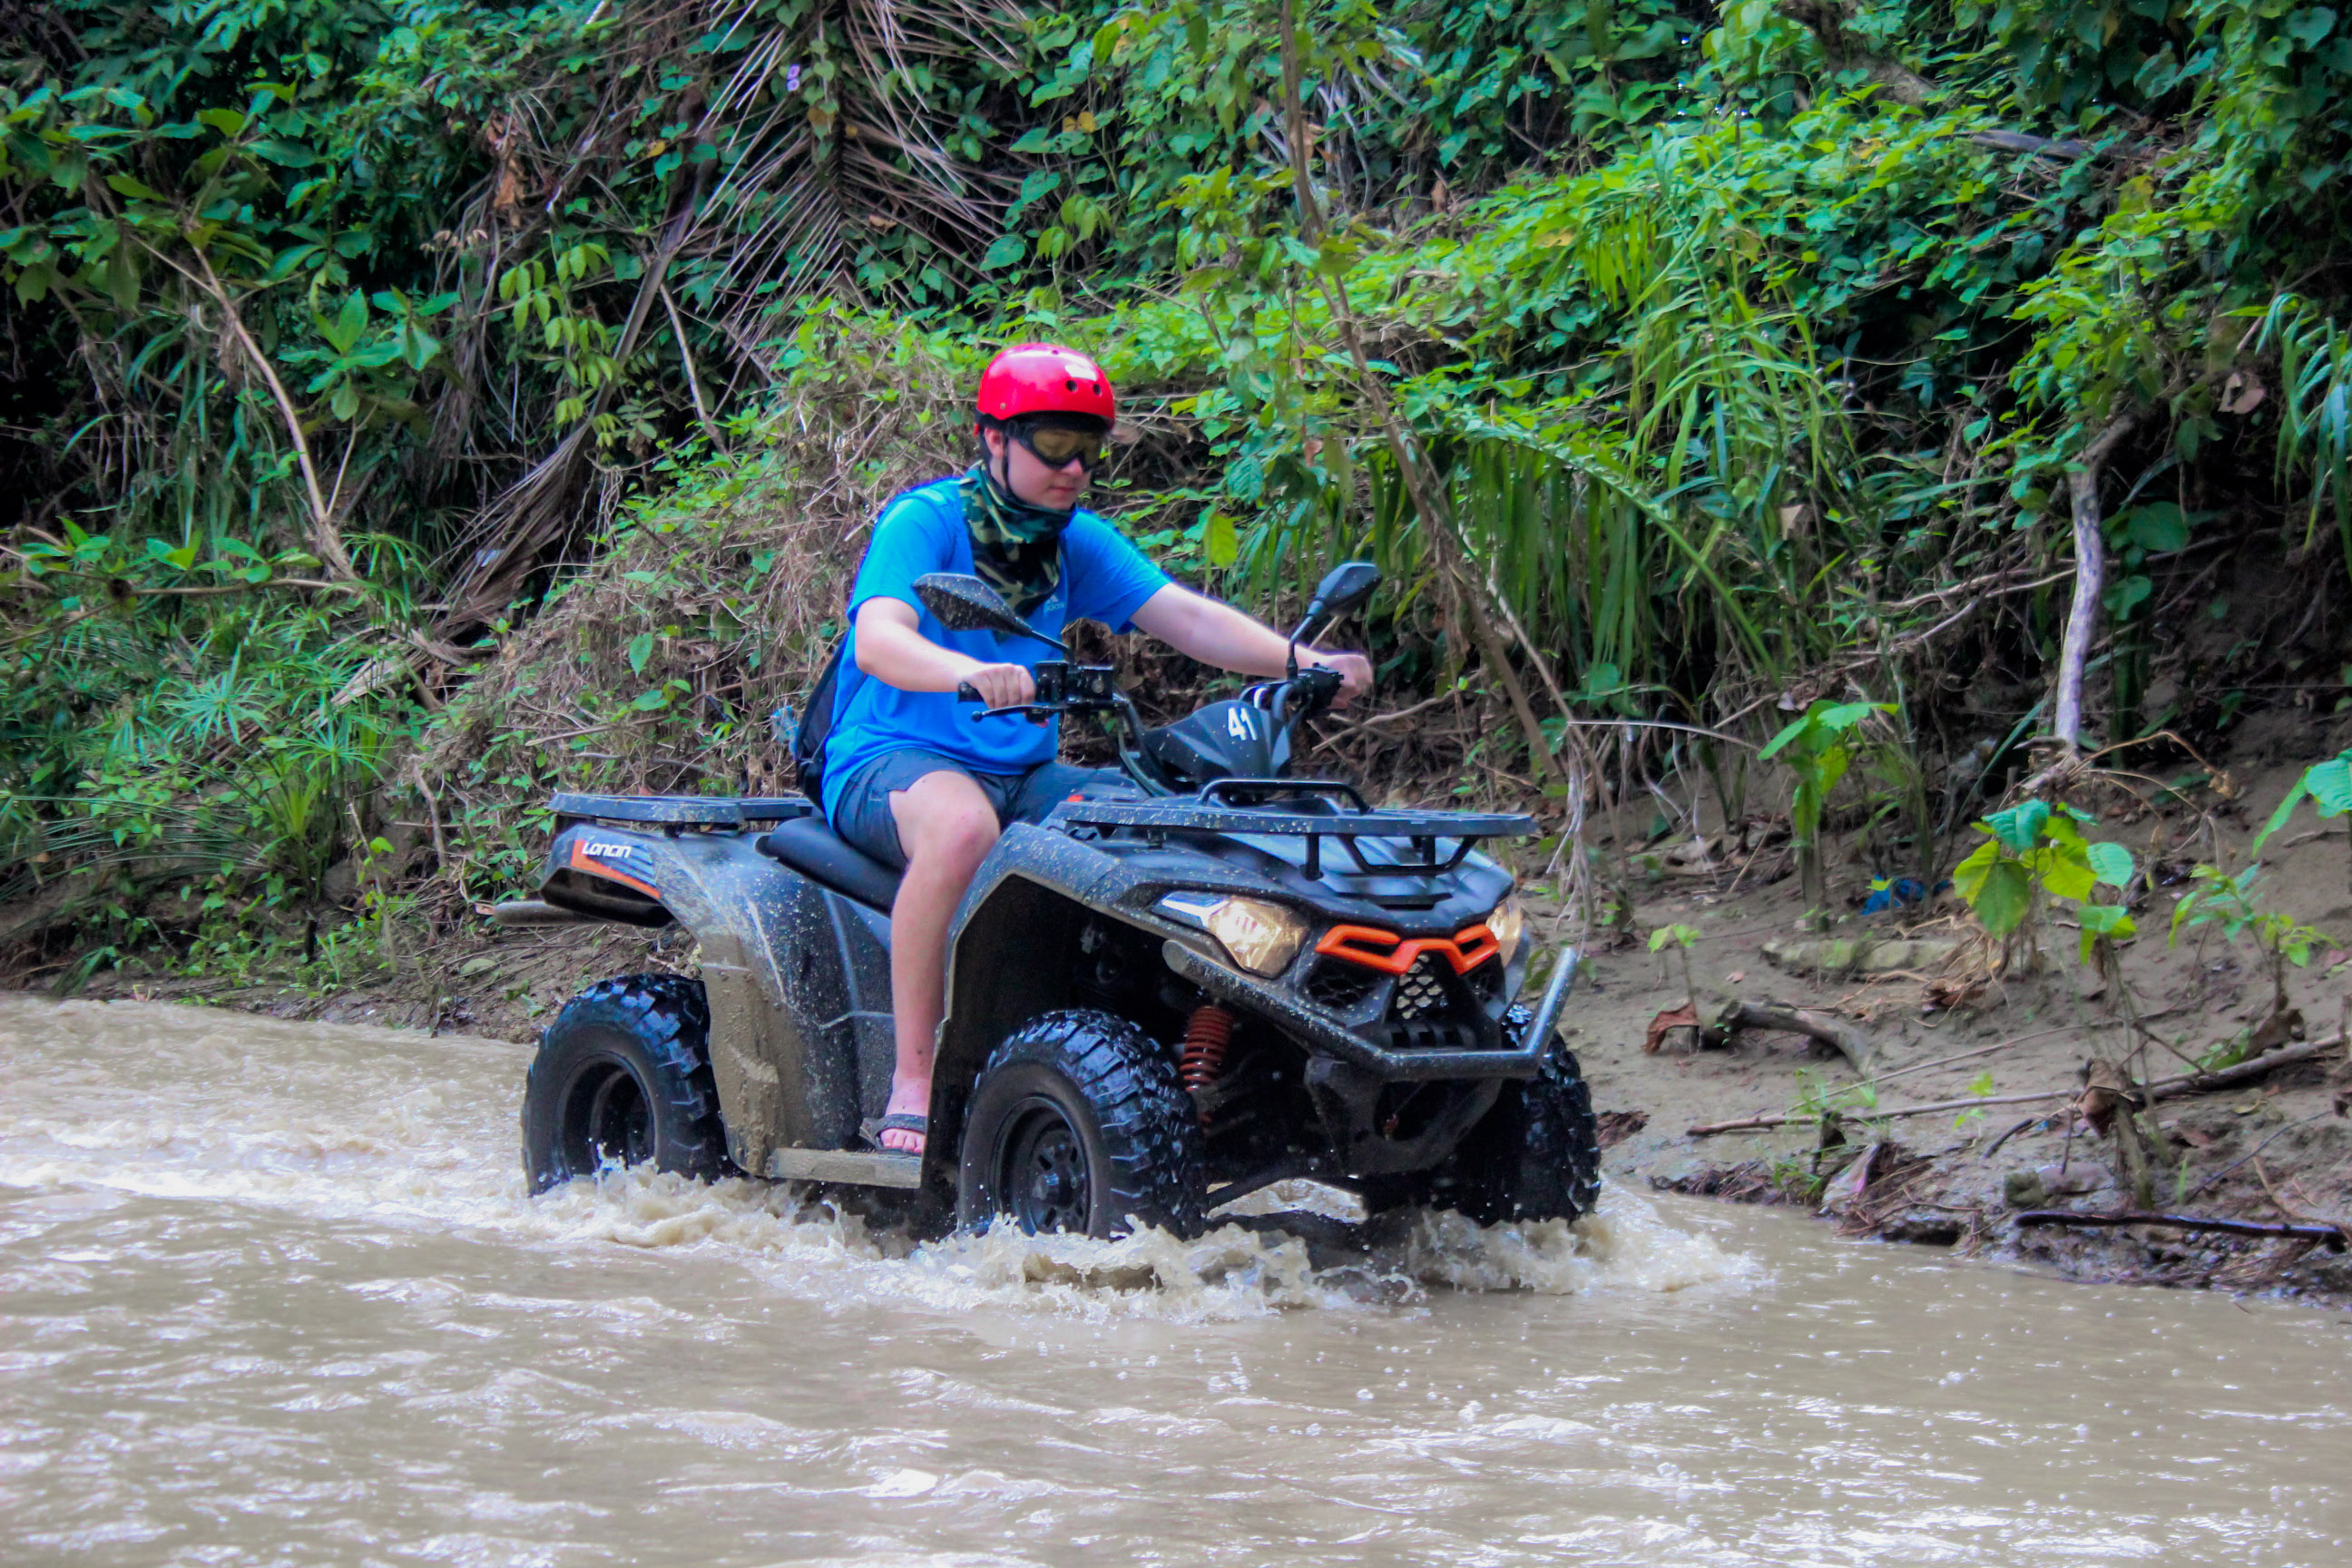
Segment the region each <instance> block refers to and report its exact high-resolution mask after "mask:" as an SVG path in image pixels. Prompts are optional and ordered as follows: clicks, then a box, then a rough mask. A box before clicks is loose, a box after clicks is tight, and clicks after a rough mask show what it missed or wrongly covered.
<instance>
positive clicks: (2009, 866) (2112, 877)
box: [1952, 800, 2139, 963]
mask: <svg viewBox="0 0 2352 1568" xmlns="http://www.w3.org/2000/svg"><path fill="white" fill-rule="evenodd" d="M2091 820H2092V818H2091V817H2089V816H2086V815H2084V813H2081V812H2078V811H2076V810H2074V808H2072V807H2065V808H2062V809H2061V810H2059V811H2056V812H2053V811H2052V810H2051V809H2050V807H2049V806H2048V805H2046V804H2045V803H2043V802H2042V801H2039V800H2029V801H2026V802H2024V803H2023V804H2021V805H2015V806H2011V807H2010V808H2009V809H2008V810H2006V811H1997V812H1994V813H1993V814H1992V815H1991V816H1988V817H1986V818H1985V819H1984V820H1982V821H1981V822H1979V823H1978V824H1977V825H1976V826H1977V828H1978V830H1979V832H1981V833H1982V834H1984V836H1985V837H1984V838H1983V840H1982V841H1981V842H1980V843H1979V844H1978V845H1977V847H1976V848H1975V849H1974V850H1972V851H1970V852H1969V855H1968V856H1967V858H1964V859H1962V860H1961V861H1960V863H1959V864H1958V866H1956V867H1954V868H1952V887H1953V889H1954V890H1955V891H1957V892H1958V894H1959V895H1960V897H1961V898H1962V899H1963V900H1966V901H1967V903H1968V906H1969V909H1970V910H1974V911H1975V913H1976V917H1977V920H1978V921H1979V922H1980V923H1981V924H1982V925H1983V926H1984V928H1985V930H1986V931H1988V932H1989V933H1990V934H1991V935H1993V936H1997V937H2000V938H2003V939H2007V938H2009V937H2011V936H2013V935H2015V934H2016V933H2017V932H2018V931H2025V932H2026V933H2027V937H2028V940H2029V941H2030V940H2031V939H2032V922H2034V921H2037V920H2038V917H2039V916H2040V914H2041V912H2042V909H2043V907H2044V905H2045V903H2046V901H2047V900H2051V899H2058V900H2063V901H2065V902H2067V903H2071V904H2073V905H2074V906H2075V910H2074V916H2075V920H2076V922H2077V924H2078V926H2079V927H2080V929H2081V931H2082V959H2083V962H2084V963H2090V962H2091V961H2092V958H2093V956H2094V953H2095V949H2096V947H2097V944H2098V943H2099V942H2127V941H2129V940H2130V939H2131V938H2133V937H2134V936H2137V934H2138V929H2139V928H2138V927H2137V925H2135V924H2134V923H2133V921H2132V919H2131V915H2130V913H2129V911H2128V910H2126V908H2125V907H2124V906H2123V905H2121V904H2103V903H2098V902H2095V901H2094V897H2093V895H2094V893H2095V890H2096V889H2098V888H2099V887H2100V886H2102V885H2104V886H2106V887H2109V888H2114V889H2127V888H2129V887H2130V886H2131V884H2132V882H2133V881H2134V879H2136V878H2137V874H2138V873H2137V868H2136V867H2135V866H2134V865H2133V864H2132V857H2131V851H2129V850H2128V849H2126V848H2125V847H2123V846H2122V845H2120V844H2109V843H2104V842H2102V843H2094V842H2092V841H2090V840H2089V839H2086V838H2084V837H2083V828H2082V825H2083V824H2084V823H2087V822H2089V821H2091Z"/></svg>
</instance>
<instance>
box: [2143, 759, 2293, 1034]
mask: <svg viewBox="0 0 2352 1568" xmlns="http://www.w3.org/2000/svg"><path fill="white" fill-rule="evenodd" d="M2323 765H2324V764H2323ZM2314 771H2316V770H2314ZM2261 876H2262V867H2261V866H2260V865H2259V864H2257V865H2252V866H2249V867H2247V868H2245V869H2244V870H2242V871H2241V872H2239V873H2238V874H2237V875H2235V876H2231V875H2230V874H2228V873H2227V872H2225V871H2223V870H2221V868H2219V867H2216V866H2200V867H2198V868H2196V869H2194V870H2192V871H2191V872H2189V882H2190V884H2191V885H2190V887H2189V891H2188V892H2187V893H2186V894H2184V895H2183V896H2182V898H2181V900H2180V902H2179V903H2178V904H2176V905H2174V906H2173V910H2172V934H2171V936H2170V938H2169V940H2170V941H2171V942H2179V940H2180V933H2181V932H2182V931H2185V930H2187V929H2189V927H2191V926H2208V925H2210V926H2217V927H2219V928H2220V929H2221V935H2222V936H2223V937H2224V938H2226V939H2227V940H2229V941H2231V942H2235V941H2237V940H2238V938H2239V937H2240V936H2241V935H2252V938H2253V939H2254V946H2255V947H2256V948H2257V949H2258V950H2260V952H2262V955H2263V963H2264V964H2265V965H2267V966H2268V968H2269V970H2270V973H2271V1016H2272V1017H2273V1018H2276V1017H2279V1016H2283V1015H2284V1014H2285V1012H2286V1010H2287V1005H2286V971H2287V965H2289V964H2293V965H2294V967H2295V968H2297V969H2301V968H2304V967H2305V966H2306V965H2308V964H2309V963H2311V954H2312V952H2313V950H2314V949H2315V948H2317V947H2318V946H2319V945H2320V944H2321V943H2322V942H2327V941H2328V940H2329V938H2328V936H2327V934H2326V932H2325V931H2315V930H2314V929H2313V928H2312V927H2310V926H2307V925H2305V924H2304V923H2303V922H2301V921H2298V920H2296V919H2295V918H2294V916H2293V915H2290V914H2287V913H2286V912H2284V910H2271V909H2264V908H2263V906H2262V905H2261V904H2259V903H2257V902H2256V901H2255V899H2254V884H2255V883H2256V881H2257V880H2259V879H2260V878H2261Z"/></svg>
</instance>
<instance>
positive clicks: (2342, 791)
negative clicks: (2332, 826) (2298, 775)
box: [2303, 752, 2352, 816]
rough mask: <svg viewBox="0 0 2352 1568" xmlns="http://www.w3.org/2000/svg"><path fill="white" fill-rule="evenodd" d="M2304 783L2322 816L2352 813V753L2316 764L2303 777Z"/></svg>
mask: <svg viewBox="0 0 2352 1568" xmlns="http://www.w3.org/2000/svg"><path fill="white" fill-rule="evenodd" d="M2303 782H2304V784H2305V785H2306V786H2307V787H2308V788H2309V789H2310V791H2311V798H2312V799H2313V800H2314V801H2315V802H2317V803H2318V805H2319V815H2320V816H2343V815H2344V814H2345V813H2346V812H2347V811H2352V752H2347V753H2346V754H2345V755H2343V756H2340V757H2330V758H2329V759H2328V760H2327V761H2326V762H2324V763H2316V764H2315V765H2314V766H2313V767H2312V768H2311V770H2310V771H2309V772H2308V773H2305V774H2304V775H2303Z"/></svg>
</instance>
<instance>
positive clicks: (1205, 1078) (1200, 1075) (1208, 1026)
mask: <svg viewBox="0 0 2352 1568" xmlns="http://www.w3.org/2000/svg"><path fill="white" fill-rule="evenodd" d="M1233 1038H1234V1016H1233V1015H1232V1014H1231V1013H1228V1012H1226V1011H1225V1010H1224V1009H1223V1007H1220V1006H1218V1005H1216V1004H1215V1003H1213V1002H1204V1003H1202V1005H1200V1006H1198V1007H1195V1008H1193V1009H1192V1018H1191V1019H1190V1020H1189V1021H1188V1022H1187V1023H1186V1024H1185V1026H1184V1055H1183V1057H1182V1058H1181V1059H1180V1060H1179V1061H1178V1062H1177V1064H1176V1074H1177V1076H1178V1077H1179V1078H1181V1079H1183V1080H1184V1087H1185V1088H1186V1089H1206V1088H1208V1087H1209V1086H1210V1085H1211V1084H1213V1083H1214V1082H1216V1081H1217V1077H1218V1075H1219V1074H1221V1073H1223V1071H1224V1070H1225V1047H1227V1046H1229V1045H1231V1044H1232V1043H1233Z"/></svg>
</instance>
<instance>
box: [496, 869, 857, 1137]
mask: <svg viewBox="0 0 2352 1568" xmlns="http://www.w3.org/2000/svg"><path fill="white" fill-rule="evenodd" d="M758 836H759V835H758V832H757V831H756V830H743V831H737V832H660V831H655V832H646V831H643V830H640V829H636V828H626V827H619V826H611V825H608V824H601V823H578V824H574V825H572V826H568V827H566V828H564V829H563V831H562V832H561V833H558V834H557V835H556V836H555V839H554V842H553V843H552V844H551V845H550V846H549V848H548V856H547V860H546V863H545V864H544V866H543V867H542V868H541V878H540V897H541V899H543V900H545V901H546V902H547V903H549V904H551V905H553V906H554V907H556V908H558V909H564V910H575V911H577V912H579V913H582V914H586V915H592V916H594V917H596V918H600V919H605V920H612V921H618V922H620V923H623V924H627V925H635V926H641V927H659V926H666V925H668V924H671V923H672V922H675V923H676V924H677V925H679V926H682V927H683V928H685V929H686V930H687V931H689V932H691V933H692V934H693V936H694V939H695V942H696V943H697V945H698V959H699V968H700V970H701V973H702V982H703V988H704V991H705V993H706V994H707V995H708V996H709V1005H710V1066H711V1071H712V1075H713V1077H714V1078H715V1079H717V1085H718V1089H719V1113H720V1116H721V1118H722V1119H723V1120H724V1121H725V1123H726V1128H727V1146H728V1154H729V1157H730V1158H731V1159H732V1160H733V1161H734V1162H735V1163H736V1164H737V1165H739V1166H740V1167H741V1168H742V1169H744V1170H746V1171H749V1172H751V1173H755V1174H764V1173H766V1171H767V1166H768V1162H769V1158H770V1156H771V1155H772V1154H773V1153H774V1152H775V1151H776V1150H778V1149H781V1148H806V1149H838V1148H844V1147H846V1146H848V1145H849V1144H850V1142H852V1140H853V1139H854V1137H855V1135H856V1129H857V1122H858V1119H859V1116H860V1114H861V1111H862V1109H863V1106H864V1102H865V1101H866V1100H867V1099H868V1098H871V1096H870V1094H869V1093H868V1090H869V1089H870V1087H871V1086H870V1085H868V1084H866V1083H865V1082H864V1081H863V1080H864V1079H869V1078H871V1077H872V1076H873V1073H872V1072H871V1071H870V1070H861V1065H860V1061H859V1057H860V1055H861V1053H860V1051H859V1049H858V1045H859V1037H860V1035H861V1034H871V1033H873V1032H874V1031H873V1028H872V1026H871V1021H870V1020H867V1019H864V1018H863V1017H862V1015H864V1014H866V1013H870V1012H871V1011H873V1010H874V1008H875V1006H876V1005H877V1004H876V1003H875V1001H874V996H875V994H876V993H877V975H878V987H879V989H878V994H879V996H880V998H881V1000H880V1002H879V1004H878V1005H879V1007H880V1009H881V1011H882V1013H883V1015H884V1017H883V1032H884V1034H885V1035H886V1037H887V1022H888V1020H887V1013H888V1005H889V1004H888V996H889V955H888V950H887V945H886V942H887V938H886V937H884V936H881V935H877V932H876V931H874V930H873V929H872V927H873V925H874V923H875V921H873V920H871V919H870V918H866V914H865V911H862V910H856V908H855V906H852V905H850V904H849V903H848V901H847V900H844V899H842V898H841V897H840V896H839V895H838V894H835V893H830V892H827V891H826V890H825V889H822V888H819V887H817V886H816V885H815V884H814V883H813V882H811V881H810V880H809V879H807V878H805V877H803V876H801V875H800V874H799V873H798V872H796V871H793V870H792V869H790V868H787V867H785V866H782V865H781V864H779V863H778V862H776V861H774V860H772V859H770V858H768V857H767V856H765V855H762V854H761V853H760V852H759V850H758V849H757V848H756V847H754V844H755V841H756V839H757V838H758ZM835 906H839V907H838V908H835ZM881 924H882V926H883V930H884V931H887V921H884V922H881ZM865 1054H866V1055H869V1056H870V1055H871V1054H872V1053H871V1051H870V1049H869V1050H868V1051H867V1052H866V1053H865ZM866 1066H867V1067H868V1068H870V1067H871V1064H870V1063H868V1064H866ZM882 1074H883V1076H882V1080H881V1093H883V1094H885V1095H887V1092H888V1069H887V1060H886V1062H885V1064H884V1066H883V1068H882Z"/></svg>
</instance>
